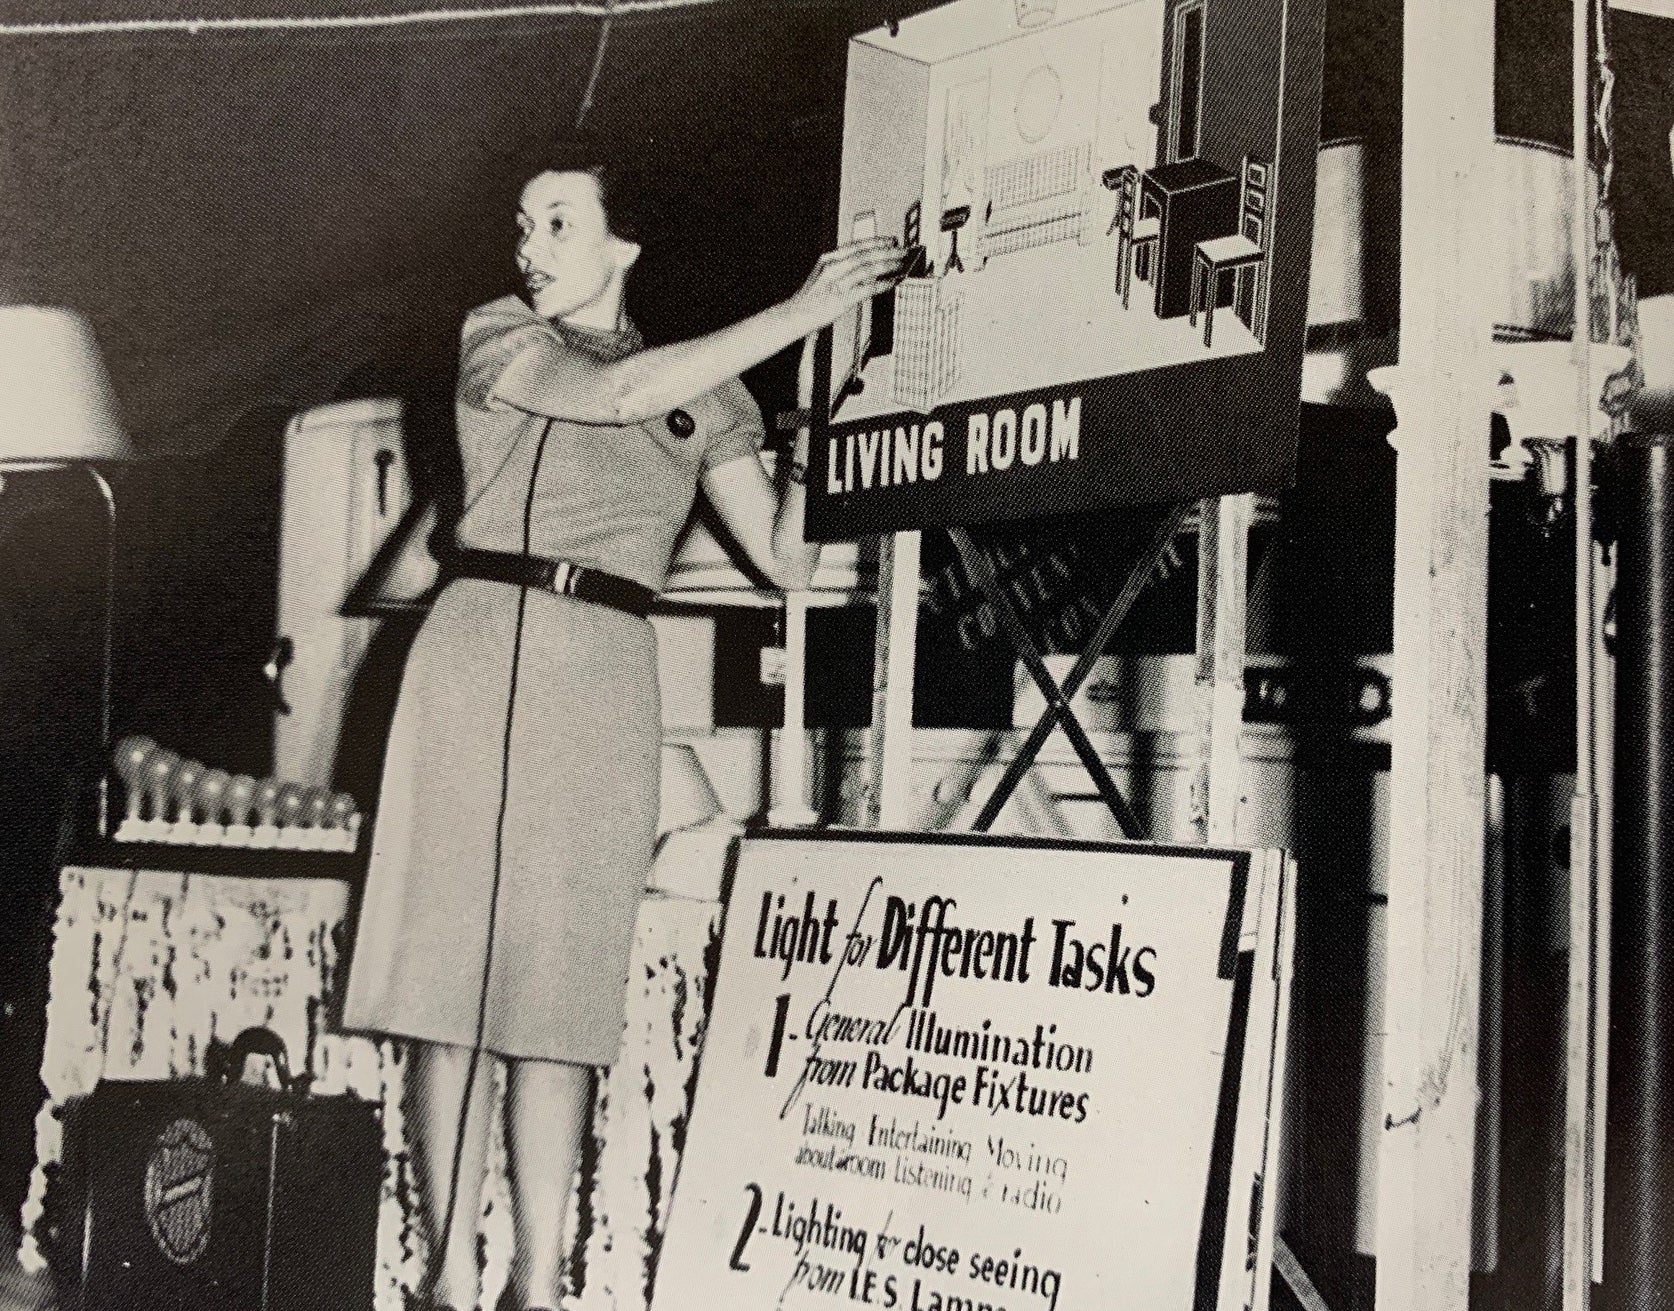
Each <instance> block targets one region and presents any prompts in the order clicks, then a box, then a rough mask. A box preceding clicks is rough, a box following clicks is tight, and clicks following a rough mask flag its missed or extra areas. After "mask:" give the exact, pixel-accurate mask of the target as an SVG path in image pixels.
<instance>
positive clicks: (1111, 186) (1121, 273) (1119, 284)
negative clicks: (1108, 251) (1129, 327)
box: [1099, 164, 1162, 309]
mask: <svg viewBox="0 0 1674 1311" xmlns="http://www.w3.org/2000/svg"><path fill="white" fill-rule="evenodd" d="M1099 180H1100V181H1101V182H1102V183H1103V184H1104V186H1105V189H1106V190H1109V191H1114V192H1115V193H1116V216H1115V217H1114V218H1113V219H1111V221H1110V227H1109V229H1107V231H1106V233H1105V235H1106V236H1109V235H1110V233H1111V232H1114V233H1115V234H1116V290H1117V291H1119V292H1121V293H1122V308H1123V309H1127V307H1128V291H1129V287H1130V286H1131V284H1132V282H1133V277H1134V273H1135V269H1136V265H1137V271H1138V273H1139V276H1140V277H1141V278H1143V279H1144V280H1145V281H1146V282H1149V281H1150V280H1151V265H1152V263H1153V262H1154V261H1155V259H1156V251H1157V238H1158V236H1159V234H1160V233H1161V231H1162V222H1161V220H1160V219H1158V218H1156V217H1154V216H1153V217H1150V218H1141V217H1140V216H1139V168H1138V166H1137V165H1134V164H1122V165H1119V166H1117V167H1116V168H1107V169H1105V171H1104V173H1103V174H1102V175H1101V176H1100V179H1099Z"/></svg>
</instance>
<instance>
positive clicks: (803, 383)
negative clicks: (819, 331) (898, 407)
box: [768, 337, 819, 828]
mask: <svg viewBox="0 0 1674 1311" xmlns="http://www.w3.org/2000/svg"><path fill="white" fill-rule="evenodd" d="M817 341H818V338H817V337H809V338H807V339H806V340H805V341H803V343H802V360H801V363H800V365H799V367H798V368H797V374H796V405H797V410H798V412H799V413H800V414H801V415H802V416H803V423H802V430H801V432H800V433H798V434H797V439H796V443H795V445H794V447H793V449H794V450H795V451H797V452H799V453H802V454H804V455H805V454H806V452H807V450H808V441H809V433H808V422H807V416H808V414H809V412H810V411H811V409H812V407H813V404H814V367H815V359H814V355H815V349H816V344H817ZM784 615H785V722H784V726H783V727H782V728H781V729H780V730H779V742H778V748H777V750H776V751H775V753H774V766H775V769H774V772H775V774H776V775H777V778H776V779H775V783H776V786H775V788H774V791H775V793H776V794H777V800H776V802H775V803H774V806H773V809H772V810H771V811H770V812H768V821H769V822H770V823H771V824H773V825H774V826H775V827H777V828H805V827H807V826H809V825H812V824H813V823H814V822H815V821H816V820H818V818H819V816H818V815H817V814H816V813H815V812H814V809H813V807H812V806H810V805H809V804H808V780H809V774H810V772H811V771H810V769H809V761H808V722H807V720H808V715H807V707H808V594H807V593H806V592H787V593H786V594H785V611H784Z"/></svg>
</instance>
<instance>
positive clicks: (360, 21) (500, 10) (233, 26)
mask: <svg viewBox="0 0 1674 1311" xmlns="http://www.w3.org/2000/svg"><path fill="white" fill-rule="evenodd" d="M723 2H724V0H545V2H544V3H532V4H509V5H494V6H485V7H483V8H481V9H419V10H409V11H406V12H403V13H395V14H326V15H317V16H316V15H291V16H272V17H263V18H240V17H231V16H223V17H205V18H108V19H86V20H72V21H67V22H56V21H48V22H35V23H0V37H8V36H109V35H134V34H144V33H157V32H184V33H185V34H187V35H188V36H201V35H205V34H207V33H213V32H267V31H272V32H294V31H309V30H315V29H334V30H353V29H357V28H385V27H414V26H419V25H423V24H440V23H469V22H487V21H496V20H503V19H510V18H555V17H557V18H561V17H572V16H586V17H590V18H597V17H599V16H600V15H601V14H602V15H604V16H605V17H606V21H607V22H608V21H609V18H610V17H611V16H614V15H616V14H619V13H641V12H656V11H660V10H668V9H688V8H693V7H696V6H698V5H711V4H720V3H723ZM601 54H602V49H601Z"/></svg>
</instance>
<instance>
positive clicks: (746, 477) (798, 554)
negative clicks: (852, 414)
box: [703, 337, 820, 592]
mask: <svg viewBox="0 0 1674 1311" xmlns="http://www.w3.org/2000/svg"><path fill="white" fill-rule="evenodd" d="M813 379H814V343H813V339H812V338H811V337H810V338H804V339H803V346H802V364H801V369H800V371H799V375H798V385H797V399H798V401H799V402H800V403H802V404H804V405H805V404H806V403H807V401H808V399H809V398H810V397H811V396H812V394H813ZM807 468H808V429H807V428H806V427H803V428H801V429H800V430H799V431H798V432H797V435H796V442H795V445H794V446H793V447H792V450H791V458H790V466H789V468H788V469H787V470H786V472H787V474H788V476H787V478H786V479H785V490H784V494H783V495H782V496H775V495H774V492H773V487H772V485H771V484H770V483H769V482H768V481H767V475H766V473H765V472H764V471H763V470H762V467H761V461H760V460H759V459H758V458H756V456H755V455H754V454H751V455H748V456H743V457H740V458H737V459H731V460H727V461H725V462H724V463H721V464H717V465H715V466H714V467H713V468H711V469H709V470H708V471H707V472H706V473H705V474H704V475H703V494H704V495H705V496H706V497H708V498H709V503H710V504H711V505H713V506H714V507H715V509H716V511H717V513H719V514H720V516H721V518H722V520H723V521H724V522H725V523H726V526H727V529H728V531H730V532H731V533H732V535H733V537H734V538H735V539H736V540H737V542H738V544H739V546H741V547H743V548H744V552H745V554H746V555H748V556H749V557H750V560H751V562H752V563H753V564H754V565H755V566H756V568H758V569H760V570H761V571H762V573H764V574H766V575H767V577H768V579H769V581H771V582H772V584H773V585H774V586H775V587H778V588H781V589H782V590H784V591H787V592H794V591H798V590H800V589H802V588H804V587H807V586H808V584H809V583H810V582H812V581H813V578H814V570H815V569H816V568H818V566H819V562H820V548H819V544H818V543H817V542H814V543H810V542H808V541H805V540H804V538H803V516H804V514H805V511H806V507H807V495H806V487H805V482H806V478H807Z"/></svg>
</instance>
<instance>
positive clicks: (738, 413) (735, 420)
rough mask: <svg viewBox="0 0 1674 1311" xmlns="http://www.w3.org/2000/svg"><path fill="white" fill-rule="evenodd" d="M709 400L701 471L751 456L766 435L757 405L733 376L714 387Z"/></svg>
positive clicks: (759, 448)
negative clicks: (743, 456)
mask: <svg viewBox="0 0 1674 1311" xmlns="http://www.w3.org/2000/svg"><path fill="white" fill-rule="evenodd" d="M709 401H710V404H709V406H708V407H707V408H708V409H709V410H710V415H709V416H708V417H709V418H710V422H709V423H708V424H706V425H705V427H706V432H705V433H704V438H705V441H704V448H703V471H704V472H705V473H707V472H709V470H711V469H713V468H715V467H716V466H717V465H722V464H725V463H726V462H727V461H728V460H736V459H737V458H738V457H739V456H741V455H755V454H756V453H757V452H759V451H760V450H761V446H762V442H763V441H765V440H766V438H767V433H766V431H765V430H764V429H763V427H762V421H761V406H759V405H757V404H756V398H755V397H754V396H752V395H750V393H749V391H748V390H747V389H746V388H745V386H744V384H743V383H742V382H740V381H739V380H738V379H737V378H734V379H733V380H732V381H731V382H728V383H723V384H722V385H721V386H720V387H717V388H716V389H715V390H714V391H713V392H711V393H710V395H709Z"/></svg>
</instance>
